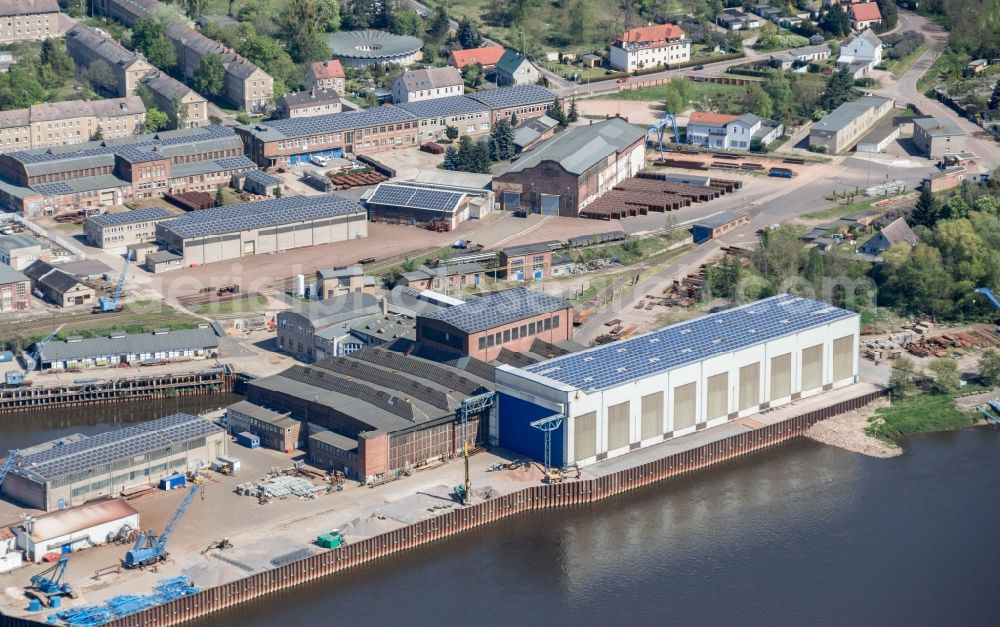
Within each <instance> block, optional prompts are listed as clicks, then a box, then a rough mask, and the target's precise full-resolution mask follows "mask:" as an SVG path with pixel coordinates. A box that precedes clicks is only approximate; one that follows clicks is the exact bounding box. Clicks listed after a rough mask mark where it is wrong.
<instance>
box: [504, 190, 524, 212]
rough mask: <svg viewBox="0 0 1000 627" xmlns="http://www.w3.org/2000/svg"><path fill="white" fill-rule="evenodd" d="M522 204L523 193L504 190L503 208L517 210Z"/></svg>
mask: <svg viewBox="0 0 1000 627" xmlns="http://www.w3.org/2000/svg"><path fill="white" fill-rule="evenodd" d="M520 206H521V193H520V192H504V193H503V208H504V209H505V210H507V211H517V209H518V207H520Z"/></svg>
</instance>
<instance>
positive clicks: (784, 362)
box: [768, 353, 792, 401]
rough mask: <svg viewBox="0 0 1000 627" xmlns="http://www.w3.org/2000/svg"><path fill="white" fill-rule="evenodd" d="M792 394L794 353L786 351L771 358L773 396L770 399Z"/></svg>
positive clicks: (774, 399) (773, 399)
mask: <svg viewBox="0 0 1000 627" xmlns="http://www.w3.org/2000/svg"><path fill="white" fill-rule="evenodd" d="M791 394H792V354H791V353H785V354H784V355H778V356H777V357H772V358H771V396H770V397H769V398H768V400H769V401H776V400H778V399H779V398H786V397H788V396H791Z"/></svg>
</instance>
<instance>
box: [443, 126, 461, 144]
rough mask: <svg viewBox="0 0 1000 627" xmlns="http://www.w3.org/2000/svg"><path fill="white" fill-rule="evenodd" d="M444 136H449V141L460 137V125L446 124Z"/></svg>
mask: <svg viewBox="0 0 1000 627" xmlns="http://www.w3.org/2000/svg"><path fill="white" fill-rule="evenodd" d="M444 136H445V137H447V138H448V141H450V142H453V141H455V140H456V139H458V127H455V126H450V125H449V126H446V127H444Z"/></svg>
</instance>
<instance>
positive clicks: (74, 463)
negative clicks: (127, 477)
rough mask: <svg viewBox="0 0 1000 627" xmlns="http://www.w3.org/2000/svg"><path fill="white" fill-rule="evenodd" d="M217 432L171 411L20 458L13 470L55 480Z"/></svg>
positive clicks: (203, 422) (205, 422) (194, 418)
mask: <svg viewBox="0 0 1000 627" xmlns="http://www.w3.org/2000/svg"><path fill="white" fill-rule="evenodd" d="M220 431H222V430H221V429H220V428H219V427H217V426H215V425H214V424H212V423H211V422H209V421H208V420H205V419H204V418H199V417H198V416H192V415H191V414H173V415H170V416H166V417H164V418H159V419H157V420H150V421H149V422H144V423H141V424H137V425H133V426H129V427H124V428H122V429H115V430H114V431H106V432H104V433H101V434H99V435H95V436H93V437H89V438H84V439H83V440H79V441H76V442H71V443H69V444H65V445H62V446H54V447H52V448H49V449H46V450H44V451H40V452H38V453H35V454H33V455H26V456H23V457H20V458H19V459H18V464H17V466H16V467H15V468H14V470H13V472H15V473H20V472H22V471H26V472H28V473H32V474H35V475H37V476H40V477H42V478H44V479H55V478H57V477H62V476H65V475H67V474H69V473H73V472H80V471H83V470H91V469H94V468H99V467H101V466H104V465H105V464H110V463H112V462H116V461H121V460H127V459H131V458H132V457H134V456H136V455H143V454H145V453H148V452H150V451H156V450H160V449H164V448H166V447H168V446H170V445H172V444H180V443H184V442H189V441H191V440H195V439H200V438H204V437H205V436H208V435H211V434H213V433H219V432H220Z"/></svg>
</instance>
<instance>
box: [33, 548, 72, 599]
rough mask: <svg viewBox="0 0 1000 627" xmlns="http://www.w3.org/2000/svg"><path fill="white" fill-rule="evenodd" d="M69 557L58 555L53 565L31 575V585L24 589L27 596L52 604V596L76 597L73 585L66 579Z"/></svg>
mask: <svg viewBox="0 0 1000 627" xmlns="http://www.w3.org/2000/svg"><path fill="white" fill-rule="evenodd" d="M67 564H69V558H68V557H66V556H63V557H60V558H59V561H58V562H56V564H55V566H53V567H52V568H49V569H48V570H43V571H42V572H40V573H38V574H37V575H32V577H31V585H30V586H29V587H28V588H26V589H25V592H26V593H27V595H28V596H30V597H34V598H36V599H38V600H39V601H40V602H41V603H42V605H45V606H49V605H52V597H64V596H65V597H71V598H74V597H76V592H74V591H73V587H72V586H70V585H69V582H68V581H66V565H67Z"/></svg>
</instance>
